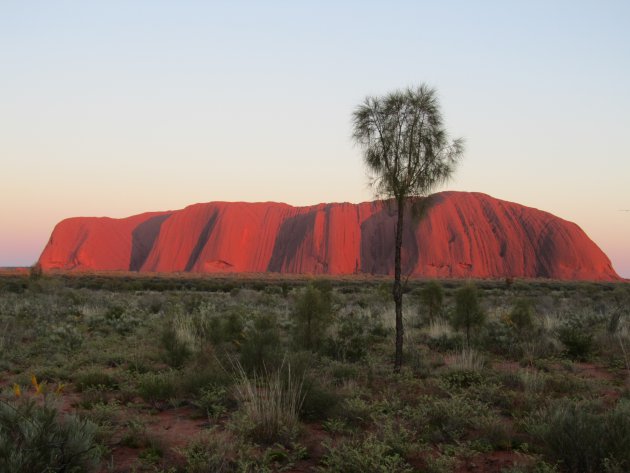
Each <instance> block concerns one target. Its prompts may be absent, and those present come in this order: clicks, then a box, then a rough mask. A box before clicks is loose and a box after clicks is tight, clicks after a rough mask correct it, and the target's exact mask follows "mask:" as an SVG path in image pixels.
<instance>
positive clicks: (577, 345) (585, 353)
mask: <svg viewBox="0 0 630 473" xmlns="http://www.w3.org/2000/svg"><path fill="white" fill-rule="evenodd" d="M587 330H588V329H586V328H584V327H582V326H580V325H579V324H572V323H568V324H566V325H565V326H563V327H562V328H560V329H559V330H558V338H559V339H560V341H561V342H562V344H563V345H564V346H565V349H566V353H567V356H568V357H569V358H572V359H574V360H580V361H586V360H587V359H588V358H589V356H590V354H591V352H592V350H593V334H592V333H590V332H589V331H587Z"/></svg>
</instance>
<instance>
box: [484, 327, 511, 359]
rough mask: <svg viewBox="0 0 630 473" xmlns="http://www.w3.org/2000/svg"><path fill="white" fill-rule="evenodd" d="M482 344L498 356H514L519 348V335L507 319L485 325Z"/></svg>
mask: <svg viewBox="0 0 630 473" xmlns="http://www.w3.org/2000/svg"><path fill="white" fill-rule="evenodd" d="M481 344H482V346H483V348H484V349H486V350H488V351H490V352H492V353H496V354H498V355H504V356H513V355H515V354H516V353H515V352H516V350H517V349H518V348H519V339H518V337H517V333H516V332H515V330H514V329H513V327H511V325H510V321H509V320H506V319H505V318H501V319H500V320H490V321H488V323H486V324H485V326H484V330H483V333H482V340H481Z"/></svg>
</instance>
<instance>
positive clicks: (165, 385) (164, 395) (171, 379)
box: [138, 371, 177, 407]
mask: <svg viewBox="0 0 630 473" xmlns="http://www.w3.org/2000/svg"><path fill="white" fill-rule="evenodd" d="M138 394H139V395H140V397H142V399H144V400H145V401H147V402H148V403H150V404H152V405H153V406H154V407H158V406H159V405H160V403H162V402H166V401H169V400H171V399H172V398H174V397H175V395H176V394H177V379H176V377H175V374H174V373H173V372H170V371H167V372H164V373H146V374H144V375H142V376H140V379H139V381H138Z"/></svg>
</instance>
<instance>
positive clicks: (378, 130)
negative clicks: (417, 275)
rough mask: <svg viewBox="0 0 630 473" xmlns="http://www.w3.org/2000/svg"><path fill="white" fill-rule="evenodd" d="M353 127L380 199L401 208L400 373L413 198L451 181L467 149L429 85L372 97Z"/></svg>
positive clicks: (396, 293)
mask: <svg viewBox="0 0 630 473" xmlns="http://www.w3.org/2000/svg"><path fill="white" fill-rule="evenodd" d="M353 127H354V132H353V138H354V140H355V142H356V143H358V144H359V145H360V146H361V148H362V150H363V158H364V161H365V164H366V166H367V168H368V171H369V173H370V177H371V182H372V185H373V186H374V189H375V190H376V193H377V195H378V196H379V197H387V198H392V199H393V203H394V204H395V205H396V208H397V214H398V219H397V223H396V230H395V242H396V243H395V245H396V251H395V260H394V285H393V289H392V295H393V297H394V303H395V305H396V354H395V358H394V371H396V372H398V371H400V367H401V366H402V357H403V334H404V329H403V318H402V305H403V286H402V281H401V275H402V269H401V249H402V242H403V219H404V214H405V207H406V204H407V201H408V200H409V198H412V197H426V196H428V195H429V194H430V193H431V192H432V191H433V190H435V188H436V187H437V186H438V185H440V184H442V183H444V182H445V181H447V180H448V179H449V178H450V176H451V175H452V173H453V170H454V167H455V164H456V163H457V161H458V160H459V159H460V157H461V156H462V154H463V150H464V146H463V141H462V140H461V139H456V140H453V141H451V140H449V138H448V135H447V133H446V130H445V129H444V126H443V123H442V115H441V113H440V107H439V103H438V100H437V95H436V92H435V90H434V89H432V88H430V87H428V86H426V85H424V84H422V85H420V86H419V87H417V88H408V89H406V90H402V91H395V92H392V93H390V94H388V95H385V96H383V97H367V98H366V99H365V100H364V102H363V103H362V104H361V105H359V106H358V107H357V108H356V110H355V111H354V113H353Z"/></svg>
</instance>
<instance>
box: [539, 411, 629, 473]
mask: <svg viewBox="0 0 630 473" xmlns="http://www.w3.org/2000/svg"><path fill="white" fill-rule="evenodd" d="M530 432H531V433H532V434H533V435H534V437H535V438H536V439H537V440H538V441H539V442H541V444H542V445H543V449H544V451H545V453H546V454H547V455H548V457H549V458H550V459H551V460H552V461H557V462H559V463H560V464H561V465H562V468H563V469H564V470H566V471H568V472H570V473H595V472H605V471H628V470H630V448H629V447H630V402H628V401H623V400H622V401H620V402H619V403H618V404H617V405H616V406H615V407H614V408H613V409H611V410H608V411H605V412H599V411H598V406H597V405H594V404H592V403H586V402H579V401H573V400H561V401H559V402H557V403H555V404H554V405H552V406H551V407H549V408H548V409H547V410H545V411H543V412H541V413H540V414H539V415H538V416H537V417H536V418H534V419H532V423H531V426H530ZM613 467H614V469H613Z"/></svg>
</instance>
